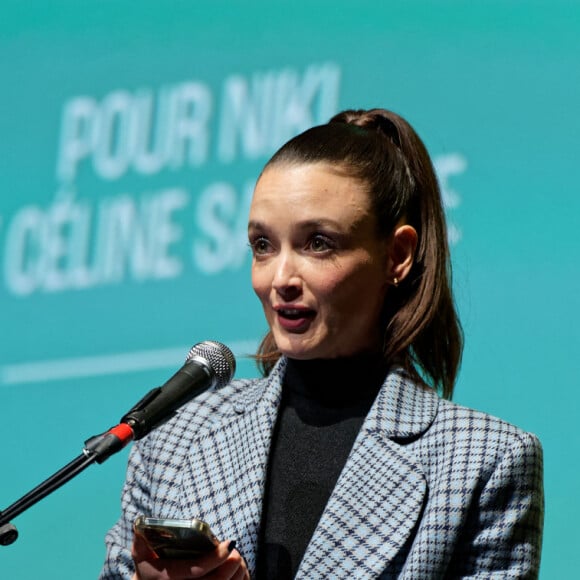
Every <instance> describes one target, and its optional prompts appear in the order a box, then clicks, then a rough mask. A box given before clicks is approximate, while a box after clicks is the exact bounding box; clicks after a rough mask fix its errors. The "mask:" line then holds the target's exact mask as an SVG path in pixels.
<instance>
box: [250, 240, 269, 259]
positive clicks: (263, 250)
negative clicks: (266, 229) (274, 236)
mask: <svg viewBox="0 0 580 580" xmlns="http://www.w3.org/2000/svg"><path fill="white" fill-rule="evenodd" d="M250 248H252V253H253V254H254V256H260V255H263V254H267V253H268V252H269V251H270V250H271V249H272V245H271V244H270V242H269V241H268V238H265V237H264V236H258V237H257V238H254V239H251V240H250Z"/></svg>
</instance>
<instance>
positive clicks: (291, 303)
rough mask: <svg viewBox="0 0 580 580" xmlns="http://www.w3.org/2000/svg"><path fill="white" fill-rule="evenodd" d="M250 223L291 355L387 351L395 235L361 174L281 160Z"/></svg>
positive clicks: (260, 187)
mask: <svg viewBox="0 0 580 580" xmlns="http://www.w3.org/2000/svg"><path fill="white" fill-rule="evenodd" d="M248 227H249V240H250V245H251V247H252V251H253V262H252V285H253V287H254V291H255V292H256V294H257V295H258V297H259V298H260V300H261V302H262V306H263V308H264V313H265V315H266V319H267V321H268V324H269V325H270V329H271V331H272V334H273V336H274V340H275V341H276V344H277V345H278V348H279V350H280V351H281V352H282V354H285V355H287V356H289V357H291V358H296V359H313V358H334V357H339V356H348V355H352V354H357V353H360V352H363V351H371V350H377V349H379V348H380V346H381V341H382V331H381V328H380V322H379V321H380V315H381V311H382V308H383V302H384V299H385V294H386V291H387V288H388V285H389V282H390V277H389V276H388V251H387V250H388V241H387V240H385V239H381V238H379V237H378V235H377V227H376V221H375V217H374V216H373V215H372V213H371V208H370V200H369V196H368V194H367V193H366V192H365V190H364V185H363V184H362V183H361V182H360V181H359V180H357V179H355V178H352V177H347V176H344V175H341V174H339V173H337V172H336V171H333V170H332V168H331V166H330V165H327V164H321V163H316V164H304V165H295V166H294V165H283V164H280V165H273V166H271V167H269V168H267V169H266V170H265V171H264V173H263V174H262V176H261V177H260V179H259V181H258V183H257V185H256V189H255V191H254V197H253V200H252V205H251V208H250V220H249V226H248Z"/></svg>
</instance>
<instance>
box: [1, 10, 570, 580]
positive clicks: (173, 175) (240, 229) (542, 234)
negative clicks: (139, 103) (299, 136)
mask: <svg viewBox="0 0 580 580" xmlns="http://www.w3.org/2000/svg"><path fill="white" fill-rule="evenodd" d="M579 62H580V4H579V3H578V2H573V1H564V0H553V1H551V2H539V1H527V2H516V1H505V0H504V1H501V2H500V1H493V0H492V1H481V0H472V1H471V2H460V1H450V0H442V1H440V2H427V1H413V0H410V1H407V2H402V1H395V2H388V3H386V2H385V3H379V2H369V1H359V2H344V1H342V2H341V1H337V0H334V1H333V2H330V1H318V2H304V1H302V0H296V1H294V2H292V3H286V2H262V1H254V2H252V3H249V2H247V1H246V2H240V1H237V0H236V1H231V2H223V1H214V2H209V1H198V2H185V1H179V2H153V1H150V0H147V1H142V2H139V3H135V2H128V1H126V0H116V1H114V2H113V1H108V0H105V1H103V0H101V1H99V2H96V1H84V2H79V1H78V0H77V1H74V2H73V1H65V0H53V1H52V2H50V3H45V2H38V1H30V2H26V3H23V2H16V1H12V0H10V1H6V0H5V1H4V2H3V3H2V7H1V8H0V83H1V84H0V87H1V90H0V260H1V261H0V267H1V272H0V276H1V278H0V324H1V329H2V334H1V338H0V413H1V415H0V416H1V421H0V441H1V442H2V443H1V444H0V465H1V466H2V469H1V471H0V473H1V474H2V475H1V480H0V509H2V508H5V507H7V506H8V505H9V504H11V503H12V502H13V501H15V500H16V499H17V498H18V497H20V496H21V495H23V494H24V493H25V492H27V491H28V490H29V489H31V488H32V487H34V486H35V485H37V484H38V483H40V481H42V480H43V479H45V478H46V477H48V476H49V475H50V474H52V473H53V472H54V471H56V470H57V469H58V468H60V467H62V466H63V465H64V464H66V463H68V461H70V460H71V459H72V458H74V457H76V456H77V455H78V454H79V453H80V452H81V449H82V446H83V441H84V439H86V438H88V437H89V436H90V435H93V434H95V433H98V432H101V431H103V430H105V429H106V428H108V427H109V426H110V425H113V424H115V423H116V422H118V420H119V418H120V416H121V415H122V414H123V413H124V412H125V411H126V410H127V409H128V408H129V407H130V406H131V405H132V404H134V403H135V402H136V401H137V400H138V399H139V398H140V397H141V396H142V395H143V394H144V393H145V392H146V391H147V390H149V389H150V388H152V387H153V386H155V385H157V384H161V383H162V382H164V381H165V380H166V379H167V378H168V377H169V375H170V374H171V373H172V372H173V371H174V370H176V369H177V368H178V367H179V366H180V365H181V362H182V359H183V358H184V357H185V354H186V352H187V349H188V348H189V346H191V344H194V343H196V342H199V341H202V340H206V339H210V338H213V339H217V340H221V341H222V342H224V343H226V344H229V345H231V346H232V347H233V348H234V351H235V352H236V354H237V355H238V372H237V376H240V377H241V376H255V375H256V371H255V369H254V366H253V364H252V362H251V361H250V360H249V359H248V358H247V357H244V356H243V355H244V354H248V353H249V352H251V351H252V348H253V345H254V344H255V342H256V341H257V340H258V339H259V337H260V336H261V335H262V333H263V332H264V331H265V323H264V321H263V319H262V314H261V311H260V308H259V306H258V304H257V300H255V298H254V297H253V295H252V292H251V288H250V282H249V256H248V252H247V249H246V248H245V240H244V227H245V204H247V198H245V197H244V192H245V191H246V190H248V189H249V188H251V185H252V183H253V181H254V180H255V178H256V177H257V175H258V173H259V171H260V168H261V166H262V165H263V164H264V162H265V161H266V160H267V158H268V156H269V154H270V153H271V152H272V151H273V148H274V147H275V145H276V144H280V143H281V141H282V140H283V139H282V137H284V138H285V135H284V130H286V131H287V132H292V131H293V132H298V131H299V130H300V129H301V128H305V127H302V126H301V123H306V122H307V121H314V122H322V121H324V120H326V118H327V117H328V116H330V115H331V114H332V113H334V112H335V111H337V110H340V109H344V108H347V107H354V108H367V107H372V106H383V107H386V108H390V109H393V110H395V111H397V112H399V113H400V114H402V115H403V116H405V117H406V118H407V119H408V120H409V121H410V122H411V123H412V124H413V125H414V126H415V128H416V129H417V131H418V132H419V134H420V135H421V136H422V137H423V139H424V140H425V142H426V144H427V146H428V148H429V150H430V152H431V154H432V156H433V158H434V160H435V162H436V164H437V167H438V169H439V172H440V177H441V181H442V183H443V185H444V190H445V193H446V200H447V211H448V217H449V221H450V223H451V224H452V226H453V228H454V232H455V233H454V235H453V240H454V243H453V246H452V252H453V262H454V273H455V289H456V296H457V301H458V306H459V310H460V313H461V317H462V321H463V324H464V328H465V334H466V350H465V355H464V360H463V367H462V371H461V374H460V377H459V382H458V386H457V389H456V394H455V396H454V400H456V401H457V402H459V403H461V404H465V405H468V406H472V407H476V408H478V409H480V410H483V411H486V412H489V413H492V414H494V415H498V416H501V417H502V418H504V419H506V420H508V421H510V422H512V423H515V424H517V425H519V426H520V427H522V428H524V429H526V430H529V431H532V432H534V433H536V434H537V435H538V436H539V437H540V439H541V441H542V443H543V445H544V453H545V488H546V522H545V537H544V550H543V557H542V571H541V577H542V578H546V579H551V578H572V577H574V576H575V574H576V568H577V566H575V565H574V564H575V557H574V553H575V550H576V549H577V546H578V544H579V541H580V532H579V531H578V529H579V528H578V523H577V521H578V519H579V518H580V505H579V502H578V501H577V493H578V489H580V475H579V470H578V467H577V465H578V461H579V459H580V457H579V451H578V450H579V449H580V436H579V434H578V433H579V430H578V423H579V418H580V417H579V411H578V409H579V403H580V396H579V395H578V393H579V388H578V387H579V386H580V385H579V381H578V377H579V376H580V372H579V371H580V363H579V361H580V356H579V353H580V348H579V346H580V341H579V338H578V336H579V333H578V322H579V321H580V317H579V315H578V310H579V307H580V298H579V296H580V292H579V290H580V260H579V254H580V252H579V249H580V241H579V239H578V226H579V216H580V201H579V196H578V183H579V182H580V163H579V153H580V148H579V146H578V135H579V132H580V115H579V113H578V110H579V105H578V103H579V102H580V98H579V97H580V68H579ZM321 67H323V68H324V67H326V68H325V70H326V71H327V72H329V71H330V72H329V74H328V75H327V79H326V80H327V83H330V84H329V86H330V85H332V78H333V77H332V75H333V74H334V73H336V75H337V76H336V77H335V84H334V85H333V86H334V89H335V90H334V92H333V91H332V90H330V89H329V90H330V93H331V94H330V97H328V98H327V99H326V101H324V100H322V101H320V102H319V101H317V100H316V99H315V100H314V101H313V102H312V103H311V106H310V107H307V108H308V109H309V111H310V119H307V118H305V117H304V116H303V117H300V116H299V117H298V118H297V119H294V121H292V119H291V120H290V121H292V122H290V121H289V122H288V124H287V125H286V126H285V127H284V126H281V129H280V127H278V128H276V126H275V124H272V125H270V124H268V123H266V126H265V128H262V133H261V134H262V135H263V136H265V139H266V141H264V142H262V145H261V146H256V147H254V149H252V148H249V149H248V148H247V147H246V149H244V146H243V145H241V143H242V140H243V139H249V138H250V137H248V135H249V134H250V133H251V131H252V126H251V123H249V124H247V125H246V128H245V130H244V131H240V133H239V134H238V141H237V154H236V155H235V157H234V159H233V160H224V159H223V158H220V156H219V154H218V151H219V144H220V142H221V141H220V127H221V126H222V125H220V123H221V122H223V120H224V118H225V117H224V102H226V101H227V99H225V98H224V87H225V86H226V84H227V82H228V81H229V80H231V79H232V78H233V77H236V76H240V77H241V78H243V79H246V80H247V82H248V87H251V86H252V85H251V83H252V82H253V81H252V79H254V82H255V81H256V79H260V78H261V79H262V80H263V78H264V75H265V74H266V73H270V74H271V75H273V76H274V77H275V78H277V79H280V78H295V79H297V82H298V85H299V86H302V87H303V85H301V84H300V83H303V81H304V78H305V76H306V75H307V71H311V72H312V70H320V68H321ZM284 71H286V72H285V73H284ZM284 74H286V75H287V76H286V77H284ZM288 75H289V76H288ZM293 75H294V76H293ZM187 81H190V82H194V83H198V85H202V86H203V87H204V88H205V89H206V90H207V92H208V94H209V95H210V96H211V98H210V100H211V105H212V113H211V123H210V124H209V128H210V132H209V146H208V154H207V158H206V159H205V160H204V161H203V162H200V163H199V164H197V165H195V166H192V165H188V164H187V163H182V164H181V165H180V166H178V167H168V166H166V167H164V168H163V169H161V170H159V171H157V172H154V173H151V174H149V175H146V174H143V173H140V172H139V171H135V170H133V169H129V170H128V171H126V172H125V173H123V174H122V175H120V176H119V177H116V178H112V179H105V178H103V176H102V175H100V174H99V173H98V172H97V171H96V170H95V168H94V166H93V165H92V163H91V162H90V160H87V159H83V160H82V161H81V162H79V164H78V172H77V174H76V176H75V179H73V180H72V181H68V182H65V181H63V180H62V179H60V178H59V176H58V174H57V163H58V158H59V143H60V139H61V134H62V131H61V127H62V120H63V110H64V106H65V104H66V103H67V102H70V101H71V100H73V99H75V98H77V97H80V96H88V97H90V98H92V99H94V101H95V102H96V103H101V104H102V102H103V100H104V99H105V98H106V97H107V95H110V94H111V93H114V92H115V91H121V90H123V91H127V92H128V94H129V95H133V96H134V95H135V94H137V92H138V91H139V90H149V91H151V93H152V94H159V92H160V90H161V88H162V87H175V86H177V85H179V84H180V83H184V82H187ZM276 94H277V93H275V92H274V93H272V94H271V95H270V96H271V98H270V99H269V100H268V98H266V99H265V100H264V98H262V97H260V98H258V97H259V94H258V93H255V94H254V96H253V97H252V99H251V102H252V103H254V105H255V109H254V112H256V111H257V112H258V113H259V112H263V111H264V110H265V109H264V107H268V106H272V103H273V99H274V100H275V98H276ZM297 94H298V97H297V98H298V100H300V98H302V99H306V96H305V93H304V91H302V96H300V94H301V93H300V90H299V91H298V92H297ZM278 96H279V95H278ZM327 96H328V95H327ZM260 99H261V100H260ZM286 110H287V109H286ZM307 116H308V115H307ZM244 118H245V119H246V120H247V119H248V118H249V119H250V120H251V118H252V110H250V109H248V110H247V112H246V115H245V116H244ZM292 123H294V125H293V124H292ZM254 129H255V130H256V131H258V129H256V128H255V127H254ZM258 133H259V131H258ZM288 136H290V135H288ZM110 145H111V147H114V146H116V145H118V143H111V144H110ZM258 145H259V143H258ZM446 163H447V165H449V163H455V169H454V170H452V171H451V172H450V173H449V172H446V171H445V164H446ZM217 183H224V184H226V189H227V191H228V192H229V194H228V193H226V194H225V198H223V197H222V198H219V199H221V200H222V202H223V203H222V205H219V207H218V209H216V210H215V213H213V214H212V215H213V217H214V218H215V220H214V221H216V223H217V225H215V228H217V229H214V230H212V231H213V234H212V233H210V234H208V230H207V228H208V227H209V225H208V224H210V222H211V220H210V221H208V220H206V217H207V216H205V214H204V215H201V212H202V210H201V209H200V208H201V206H200V205H199V204H200V200H201V198H202V197H203V192H204V191H205V190H206V189H207V188H208V187H211V186H215V184H217ZM174 188H179V189H180V190H182V191H184V192H185V195H187V202H184V203H183V204H182V206H180V207H178V208H177V209H175V211H174V212H173V213H172V214H171V216H170V221H171V227H172V228H173V229H174V234H175V236H176V237H175V236H174V237H175V239H173V241H172V242H170V243H169V245H168V246H166V248H165V249H166V250H167V253H168V255H170V258H171V260H170V261H172V263H178V264H180V267H181V270H180V271H179V272H177V273H175V272H174V273H173V274H171V275H169V276H168V277H165V278H155V277H151V276H150V275H147V274H143V272H141V273H139V272H140V271H139V270H138V268H137V269H135V267H133V270H132V266H131V264H130V263H129V262H128V263H127V264H125V268H124V270H123V272H122V274H121V275H120V276H119V277H118V278H117V279H114V280H112V281H111V279H110V280H109V282H108V283H103V284H101V285H94V286H91V287H87V288H75V287H71V286H70V284H69V287H65V288H61V289H60V290H59V289H57V290H50V291H48V290H45V289H43V288H41V287H39V288H36V289H33V290H32V291H30V292H29V293H27V294H18V293H15V291H14V288H13V278H11V276H12V274H10V268H11V267H12V266H10V264H14V262H13V260H14V256H15V255H16V254H15V253H14V252H15V250H14V249H13V246H14V244H13V245H12V246H11V245H10V243H11V242H10V240H12V241H14V239H16V234H15V232H16V231H17V229H16V228H17V226H16V225H15V224H17V223H18V219H19V216H20V217H21V216H22V215H23V211H24V209H25V208H27V207H33V208H35V209H34V211H36V215H44V216H46V215H48V213H47V212H49V211H51V210H54V209H55V208H61V209H62V208H65V209H66V208H69V209H70V208H71V207H73V208H75V207H76V208H78V207H83V204H84V207H89V208H92V209H93V210H95V208H97V207H100V206H99V204H104V203H105V201H104V200H117V201H118V200H120V199H121V198H122V196H128V198H130V200H132V201H131V203H133V204H134V205H135V207H137V206H138V205H139V204H140V203H143V200H145V199H147V198H148V197H151V196H153V197H155V195H160V192H164V191H166V190H170V189H174ZM228 188H229V189H228ZM212 199H218V198H212ZM219 199H218V201H219ZM224 199H225V201H224ZM58 201H60V202H61V205H59V204H58V203H56V202H58ZM67 201H68V202H69V205H68V206H67V205H66V203H65V202H67ZM70 204H72V205H70ZM75 204H76V205H75ZM92 215H93V217H94V215H95V214H94V213H93V214H92ZM136 219H137V222H135V223H137V224H140V226H139V227H141V226H142V227H143V228H145V224H146V220H145V218H143V217H141V218H136ZM139 219H141V221H138V220H139ZM39 223H40V222H39ZM63 223H64V222H63ZM75 223H77V224H78V223H80V222H75ZM93 225H94V224H93ZM39 227H40V226H39ZM71 227H72V226H71V222H66V223H64V225H63V226H62V228H61V229H59V230H58V235H57V238H58V239H61V240H69V239H71V235H72V234H71V232H72V231H73V230H71V229H70V228H71ZM135 228H136V229H135V230H134V232H133V233H135V232H137V233H138V232H139V231H140V230H139V229H138V226H135ZM73 229H74V228H73ZM38 231H39V230H38V228H33V229H31V230H30V231H29V236H35V235H38ZM75 231H76V230H75ZM79 231H80V230H79ZM82 231H83V232H85V233H87V232H88V233H87V237H86V239H87V240H88V244H89V248H92V250H88V251H89V253H90V251H94V248H95V247H96V246H95V244H96V241H95V240H96V238H97V237H98V234H97V233H96V230H95V229H94V228H93V229H90V230H89V229H87V228H85V230H82ZM152 231H156V230H152ZM176 232H177V233H176ZM216 232H217V233H216ZM110 233H111V232H109V234H110ZM218 235H219V236H221V238H219V237H216V236H218ZM143 236H144V238H143V239H144V240H145V243H146V242H147V241H148V240H149V239H150V238H151V235H149V234H143ZM212 236H213V237H212ZM27 239H28V242H27V243H26V244H24V245H22V244H21V245H20V246H18V248H19V250H18V251H19V252H21V253H20V254H18V255H19V256H20V258H21V259H23V260H25V262H26V264H37V263H38V262H37V259H38V252H41V253H42V252H43V251H46V247H45V246H42V247H40V248H38V247H36V246H34V244H33V243H31V240H32V239H33V238H32V237H29V238H27ZM103 239H104V238H103V237H102V238H101V241H102V240H103ZM108 239H109V240H110V239H111V237H110V236H108ZM220 240H221V241H220ZM224 240H225V241H224ZM225 242H227V243H226V245H223V246H222V245H220V244H222V243H225ZM75 243H78V240H77V242H75ZM103 243H104V242H103ZM207 244H209V245H207ZM212 244H213V245H212ZM216 244H217V245H216ZM73 246H74V243H73ZM55 247H56V246H55ZM76 247H77V249H78V246H76ZM192 247H198V248H199V247H206V248H207V247H209V248H210V250H215V254H214V261H213V262H211V263H212V264H213V266H214V268H215V269H216V270H217V271H215V272H214V273H207V272H206V271H204V270H203V268H200V262H199V260H198V259H197V258H195V254H194V251H193V250H192ZM236 248H241V250H240V251H239V252H237V251H236V250H235V249H236ZM228 252H233V253H232V254H231V255H230V254H228ZM87 255H88V254H87ZM147 255H149V254H147ZM224 255H227V256H229V258H228V259H223V260H222V262H223V263H222V262H220V259H219V258H218V256H222V257H223V256H224ZM11 260H12V262H11ZM66 260H67V259H66V257H64V256H62V255H61V256H60V257H59V258H57V259H56V262H55V263H54V264H55V265H54V270H55V271H56V273H57V274H58V272H63V271H65V270H66V268H67V261H66ZM145 263H148V262H147V260H145ZM220 264H221V265H220ZM133 266H134V265H133ZM126 459H127V451H126V450H125V451H123V452H121V453H120V454H118V455H117V456H115V457H113V458H111V459H110V460H109V461H108V462H107V463H105V464H103V465H101V466H93V467H91V468H90V469H89V470H87V471H85V472H84V473H83V474H82V475H80V476H79V477H78V478H77V479H75V480H74V481H73V482H71V483H69V484H68V485H67V486H65V487H64V488H62V489H61V490H59V491H58V492H56V493H55V494H53V495H52V496H50V497H49V498H47V499H45V500H43V501H42V502H41V503H40V504H38V505H37V506H35V507H33V508H31V509H30V510H29V511H28V512H26V513H25V514H23V515H21V516H20V517H18V518H16V519H15V521H14V523H15V524H16V525H17V526H18V528H19V531H20V535H21V537H20V538H19V540H18V541H17V542H16V543H15V544H14V545H12V546H9V547H3V548H0V570H2V576H3V577H7V578H12V579H28V578H37V577H38V576H42V577H44V578H50V579H52V578H54V579H59V580H62V579H68V578H70V579H73V578H74V579H78V578H94V577H96V576H97V574H98V571H99V569H100V565H101V562H102V559H103V556H104V546H103V537H104V534H105V532H106V530H107V529H108V527H110V526H111V525H112V524H113V522H114V521H115V519H116V518H117V516H118V512H119V494H120V488H121V485H122V481H123V477H124V470H125V463H126Z"/></svg>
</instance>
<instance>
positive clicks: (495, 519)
mask: <svg viewBox="0 0 580 580" xmlns="http://www.w3.org/2000/svg"><path fill="white" fill-rule="evenodd" d="M285 366H286V361H285V360H284V359H281V360H280V362H279V363H278V364H277V366H276V367H275V368H274V370H273V371H272V373H271V374H270V376H269V377H268V378H265V379H258V380H238V381H234V382H233V383H232V384H231V385H229V386H227V387H225V388H224V389H221V390H220V391H217V392H214V393H209V394H205V395H203V396H201V397H198V398H197V399H196V400H195V401H193V402H191V403H189V404H188V405H186V406H185V407H183V408H182V409H181V410H180V411H179V412H178V413H177V414H176V416H175V417H173V418H172V419H171V420H170V421H169V422H168V423H166V424H165V425H163V426H162V427H160V428H159V429H157V430H156V431H154V432H153V433H151V434H150V435H149V436H148V437H146V438H144V439H143V440H141V441H140V442H138V443H136V444H135V445H134V446H133V448H132V451H131V455H130V460H129V467H128V472H127V479H126V482H125V486H124V489H123V495H122V512H123V513H122V517H121V518H120V520H119V521H118V523H117V524H116V525H115V526H114V527H113V528H112V529H111V530H110V532H109V533H108V534H107V537H106V544H107V558H106V562H105V566H104V568H103V571H102V573H101V579H111V578H130V577H131V575H132V574H133V562H132V560H131V554H130V547H131V542H132V522H133V521H134V519H135V518H136V517H137V515H138V514H147V515H151V516H153V517H163V518H190V517H194V516H195V517H198V518H201V519H203V520H205V521H206V522H208V523H209V524H210V525H211V527H212V529H213V530H214V533H215V534H216V535H217V536H218V537H219V538H222V539H234V540H236V542H237V546H238V547H239V550H240V552H241V553H242V554H243V555H244V557H245V558H246V561H247V563H248V567H249V569H250V572H252V571H253V570H254V568H255V564H256V549H257V544H258V535H259V527H260V516H261V511H262V500H263V493H264V481H265V476H266V468H267V463H268V451H269V448H270V442H271V439H272V431H273V428H274V424H275V421H276V416H277V412H278V408H279V404H280V397H281V388H282V378H283V374H284V371H285ZM542 521H543V492H542V451H541V447H540V444H539V442H538V440H537V439H536V437H535V436H533V435H531V434H528V433H525V432H523V431H521V430H519V429H517V428H516V427H513V426H512V425H509V424H507V423H505V422H503V421H501V420H499V419H496V418H493V417H490V416H488V415H485V414H483V413H478V412H476V411H472V410H470V409H466V408H464V407H460V406H458V405H455V404H453V403H451V402H449V401H445V400H442V399H440V398H439V397H438V396H437V394H436V393H435V392H434V391H433V390H431V389H429V388H426V387H423V386H421V385H419V384H416V383H415V382H413V381H412V380H411V379H410V378H409V376H408V375H406V374H405V373H404V372H403V371H402V370H400V369H395V370H393V371H392V372H390V373H389V375H388V376H387V378H386V380H385V383H384V385H383V387H382V388H381V390H380V391H379V394H378V395H377V398H376V400H375V402H374V404H373V406H372V408H371V410H370V411H369V413H368V415H367V417H366V419H365V421H364V423H363V426H362V428H361V430H360V433H359V435H358V437H357V439H356V441H355V443H354V446H353V448H352V450H351V453H350V455H349V458H348V460H347V462H346V465H345V466H344V469H343V471H342V473H341V475H340V477H339V479H338V481H337V483H336V487H335V489H334V491H333V493H332V495H331V497H330V499H329V500H328V503H327V505H326V508H325V510H324V513H323V515H322V517H321V519H320V522H319V524H318V527H317V528H316V530H315V532H314V535H313V536H312V539H311V541H310V544H309V545H308V548H307V550H306V553H305V554H304V558H303V560H302V563H301V565H300V568H299V571H298V573H297V576H296V578H307V579H317V578H320V579H322V578H385V579H386V578H404V579H408V580H427V579H432V578H536V577H537V575H538V567H539V561H540V547H541V530H542Z"/></svg>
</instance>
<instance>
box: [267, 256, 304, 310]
mask: <svg viewBox="0 0 580 580" xmlns="http://www.w3.org/2000/svg"><path fill="white" fill-rule="evenodd" d="M272 287H273V288H274V290H275V291H276V292H277V293H278V294H279V295H280V296H281V297H282V298H283V299H284V300H294V299H295V298H296V297H298V296H299V295H300V294H301V292H302V279H301V277H300V273H299V267H298V264H297V262H296V259H295V257H294V256H293V255H292V254H291V252H280V254H278V256H277V260H276V264H275V271H274V278H273V279H272Z"/></svg>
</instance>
